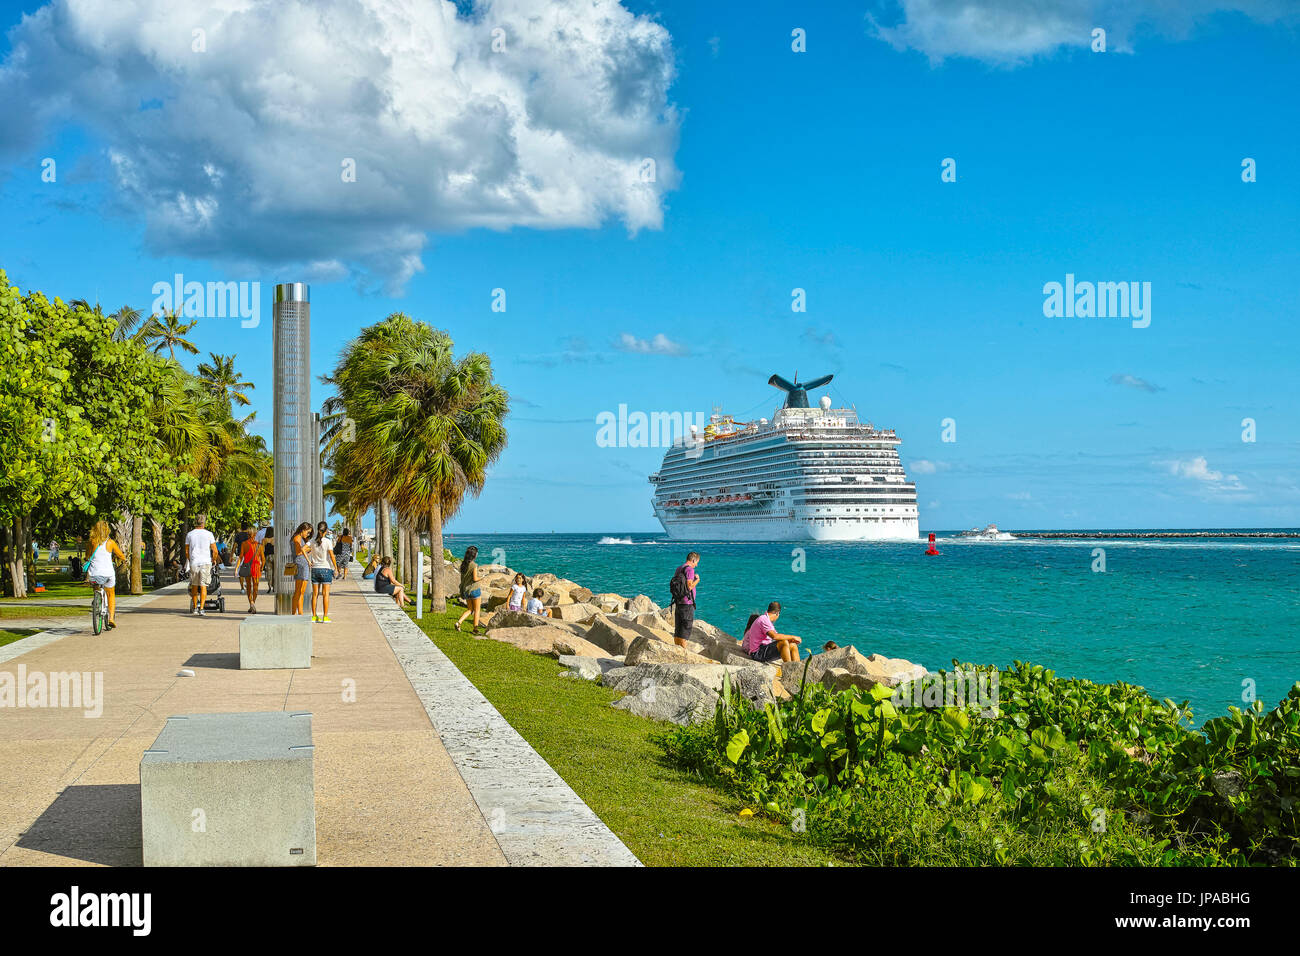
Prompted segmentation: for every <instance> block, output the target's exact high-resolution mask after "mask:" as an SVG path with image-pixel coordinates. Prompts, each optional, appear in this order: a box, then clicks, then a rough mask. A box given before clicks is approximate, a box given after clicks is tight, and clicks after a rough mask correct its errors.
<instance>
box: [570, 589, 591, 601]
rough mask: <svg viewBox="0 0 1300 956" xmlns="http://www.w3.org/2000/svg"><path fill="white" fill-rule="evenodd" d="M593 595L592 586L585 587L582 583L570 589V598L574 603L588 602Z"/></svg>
mask: <svg viewBox="0 0 1300 956" xmlns="http://www.w3.org/2000/svg"><path fill="white" fill-rule="evenodd" d="M592 597H593V595H592V593H591V588H584V587H582V586H581V585H579V586H578V587H576V588H573V589H572V590H571V591H569V598H570V599H571V600H572V601H573V603H574V604H586V603H588V602H589V601H590V600H591V599H592Z"/></svg>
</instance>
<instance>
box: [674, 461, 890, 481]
mask: <svg viewBox="0 0 1300 956" xmlns="http://www.w3.org/2000/svg"><path fill="white" fill-rule="evenodd" d="M890 475H893V476H896V477H900V478H906V477H907V474H906V473H905V472H904V471H903V469H902V468H901V467H886V468H876V467H868V466H863V467H860V468H853V469H849V468H835V469H830V468H797V467H793V466H786V467H785V468H782V469H779V470H778V469H776V468H772V469H768V470H767V471H765V472H763V476H762V477H763V480H765V481H772V480H776V479H779V478H783V477H785V478H799V479H805V478H811V477H821V478H829V477H835V476H840V477H841V478H842V477H844V476H849V477H855V478H857V477H865V476H890ZM755 480H757V476H756V475H755V474H754V472H753V470H752V469H743V470H737V471H696V472H691V473H688V474H682V475H672V474H664V473H663V472H660V475H659V480H658V481H657V482H656V484H659V485H666V484H671V483H673V482H677V483H679V484H689V485H696V484H700V483H702V482H724V481H729V482H732V483H737V482H740V483H744V482H751V481H755ZM844 484H851V482H844Z"/></svg>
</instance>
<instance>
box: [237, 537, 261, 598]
mask: <svg viewBox="0 0 1300 956" xmlns="http://www.w3.org/2000/svg"><path fill="white" fill-rule="evenodd" d="M262 562H263V557H262V542H260V541H258V540H257V538H255V537H253V535H252V534H251V533H250V534H249V535H248V536H247V537H245V538H244V540H243V541H242V542H240V545H239V583H240V585H242V586H243V588H244V595H245V596H246V597H247V598H248V613H249V614H256V613H257V592H258V587H259V585H260V584H261V581H262Z"/></svg>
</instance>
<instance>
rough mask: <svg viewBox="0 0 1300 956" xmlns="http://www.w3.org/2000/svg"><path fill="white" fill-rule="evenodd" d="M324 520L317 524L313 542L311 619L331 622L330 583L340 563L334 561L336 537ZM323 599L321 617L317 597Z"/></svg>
mask: <svg viewBox="0 0 1300 956" xmlns="http://www.w3.org/2000/svg"><path fill="white" fill-rule="evenodd" d="M329 531H330V526H329V525H327V524H326V523H325V522H324V521H322V522H321V523H320V524H318V525H316V540H315V541H313V542H312V544H311V619H312V620H313V621H317V622H319V623H321V624H328V623H330V584H332V583H333V581H334V573H335V572H336V571H337V570H338V565H337V564H336V563H335V562H334V539H333V538H332V537H330V533H329ZM317 596H319V597H320V599H321V612H320V617H317V616H316V598H317Z"/></svg>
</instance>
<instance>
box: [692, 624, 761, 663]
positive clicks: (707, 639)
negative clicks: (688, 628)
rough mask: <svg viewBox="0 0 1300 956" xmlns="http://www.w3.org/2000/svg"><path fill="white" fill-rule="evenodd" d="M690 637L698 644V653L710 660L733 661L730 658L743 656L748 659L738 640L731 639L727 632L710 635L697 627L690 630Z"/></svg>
mask: <svg viewBox="0 0 1300 956" xmlns="http://www.w3.org/2000/svg"><path fill="white" fill-rule="evenodd" d="M691 635H692V637H694V639H695V640H696V641H698V642H699V644H700V653H701V654H703V655H704V656H705V657H707V658H709V659H710V660H714V661H718V662H720V663H723V664H731V663H734V662H733V661H732V660H730V658H733V657H744V658H745V659H746V660H748V659H749V657H748V655H747V654H745V652H744V651H742V650H741V649H740V642H739V641H737V640H733V639H732V638H731V637H730V636H729V635H727V634H721V632H719V636H712V635H710V634H708V633H701V632H700V629H699V628H698V627H697V628H696V629H695V630H693V631H692V632H691Z"/></svg>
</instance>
